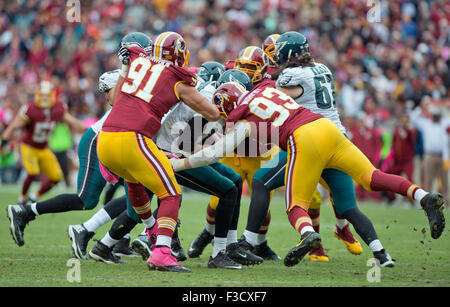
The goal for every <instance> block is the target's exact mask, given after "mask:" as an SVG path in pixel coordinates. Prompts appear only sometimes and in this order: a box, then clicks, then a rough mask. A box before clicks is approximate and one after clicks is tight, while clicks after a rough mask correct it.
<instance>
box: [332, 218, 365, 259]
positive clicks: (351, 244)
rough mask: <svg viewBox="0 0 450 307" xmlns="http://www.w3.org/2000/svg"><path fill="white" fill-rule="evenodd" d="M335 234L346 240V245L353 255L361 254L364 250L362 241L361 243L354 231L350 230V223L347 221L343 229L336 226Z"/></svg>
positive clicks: (343, 240)
mask: <svg viewBox="0 0 450 307" xmlns="http://www.w3.org/2000/svg"><path fill="white" fill-rule="evenodd" d="M334 236H335V237H336V238H338V239H339V240H341V241H342V242H344V244H345V247H347V250H348V251H349V252H350V253H352V254H353V255H361V254H362V252H363V248H362V246H361V243H359V241H358V240H356V238H355V237H354V236H353V234H352V232H351V231H350V223H347V225H345V226H344V227H343V228H342V229H339V227H337V226H335V227H334Z"/></svg>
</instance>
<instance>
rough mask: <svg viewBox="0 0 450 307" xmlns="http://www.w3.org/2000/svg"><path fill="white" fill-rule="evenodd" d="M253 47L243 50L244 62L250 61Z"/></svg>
mask: <svg viewBox="0 0 450 307" xmlns="http://www.w3.org/2000/svg"><path fill="white" fill-rule="evenodd" d="M253 49H254V48H253V47H252V46H250V47H247V48H246V49H245V51H244V56H243V57H244V58H245V59H246V60H249V59H250V57H251V54H252V53H253V52H252V51H253Z"/></svg>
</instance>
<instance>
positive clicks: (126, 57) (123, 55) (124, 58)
mask: <svg viewBox="0 0 450 307" xmlns="http://www.w3.org/2000/svg"><path fill="white" fill-rule="evenodd" d="M117 55H118V56H119V62H120V63H122V64H123V65H128V64H130V52H129V51H128V49H127V48H126V47H120V49H119V52H118V53H117Z"/></svg>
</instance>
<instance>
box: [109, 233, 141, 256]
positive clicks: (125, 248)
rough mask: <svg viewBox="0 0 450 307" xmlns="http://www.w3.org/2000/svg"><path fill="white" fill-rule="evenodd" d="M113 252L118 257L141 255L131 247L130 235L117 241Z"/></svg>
mask: <svg viewBox="0 0 450 307" xmlns="http://www.w3.org/2000/svg"><path fill="white" fill-rule="evenodd" d="M112 252H113V254H114V255H116V256H118V257H139V254H138V253H136V252H135V251H134V250H133V249H132V248H131V247H130V237H128V236H127V237H123V238H122V239H120V240H119V242H117V244H116V245H114V247H113V251H112Z"/></svg>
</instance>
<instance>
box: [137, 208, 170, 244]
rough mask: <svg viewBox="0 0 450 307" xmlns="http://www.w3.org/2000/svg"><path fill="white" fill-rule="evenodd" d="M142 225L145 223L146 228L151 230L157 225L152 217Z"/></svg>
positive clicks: (143, 221)
mask: <svg viewBox="0 0 450 307" xmlns="http://www.w3.org/2000/svg"><path fill="white" fill-rule="evenodd" d="M142 223H144V225H145V227H146V228H148V229H151V228H152V227H153V226H154V225H155V223H156V220H155V218H154V217H153V215H152V216H150V217H149V218H148V219H145V220H142ZM169 246H170V245H169Z"/></svg>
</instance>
